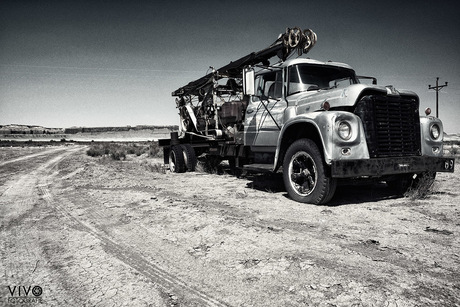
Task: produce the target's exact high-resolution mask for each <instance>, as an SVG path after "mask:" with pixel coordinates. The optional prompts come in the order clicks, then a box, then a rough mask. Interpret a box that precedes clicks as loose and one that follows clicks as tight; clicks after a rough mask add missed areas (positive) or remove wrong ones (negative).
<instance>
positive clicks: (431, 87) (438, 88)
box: [428, 77, 447, 118]
mask: <svg viewBox="0 0 460 307" xmlns="http://www.w3.org/2000/svg"><path fill="white" fill-rule="evenodd" d="M438 81H439V77H437V78H436V86H431V85H428V89H429V90H435V91H436V117H437V118H439V105H438V103H439V94H438V92H439V91H440V90H441V89H442V88H443V87H446V86H447V81H446V84H444V85H439V84H438Z"/></svg>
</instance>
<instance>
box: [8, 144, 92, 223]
mask: <svg viewBox="0 0 460 307" xmlns="http://www.w3.org/2000/svg"><path fill="white" fill-rule="evenodd" d="M85 148H86V147H76V148H54V149H51V150H47V151H46V152H41V153H40V154H32V155H27V156H24V157H21V158H17V159H13V160H9V161H6V162H3V163H1V164H0V166H4V165H6V164H8V163H19V162H21V163H22V162H23V161H24V160H27V159H31V158H34V157H37V156H39V155H40V156H42V155H50V156H51V157H52V156H53V155H54V154H56V153H58V155H57V156H55V157H53V158H51V159H49V160H48V161H46V162H45V163H43V164H40V165H39V166H38V167H37V168H36V169H33V170H31V171H29V172H28V173H27V174H23V175H20V177H19V178H14V176H13V175H14V174H10V176H11V177H10V178H11V179H10V180H9V181H8V182H6V183H5V184H4V186H3V188H2V190H3V189H4V190H3V192H2V193H1V194H0V204H1V206H0V216H1V217H2V219H1V224H0V228H3V227H5V228H8V227H10V226H11V225H12V224H15V223H16V224H18V223H20V221H21V220H22V219H23V218H25V217H27V215H28V212H29V211H30V210H32V209H33V206H34V203H35V202H36V201H37V199H38V195H36V191H35V188H36V185H37V182H38V180H39V179H40V177H41V176H42V174H43V173H45V172H50V171H51V170H52V168H53V167H54V166H55V165H56V164H57V163H58V162H59V161H60V160H62V159H63V158H64V157H66V156H68V155H71V154H73V153H75V152H76V151H79V150H83V149H85ZM3 171H5V172H7V170H3Z"/></svg>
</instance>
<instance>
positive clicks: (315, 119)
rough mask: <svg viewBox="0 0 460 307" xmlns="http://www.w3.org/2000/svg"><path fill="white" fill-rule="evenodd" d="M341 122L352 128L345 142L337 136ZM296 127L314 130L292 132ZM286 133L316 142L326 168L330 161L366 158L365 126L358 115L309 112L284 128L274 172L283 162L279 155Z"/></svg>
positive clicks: (289, 121) (278, 143)
mask: <svg viewBox="0 0 460 307" xmlns="http://www.w3.org/2000/svg"><path fill="white" fill-rule="evenodd" d="M341 122H347V123H348V124H349V126H350V127H351V136H350V138H349V139H347V140H344V139H342V138H340V137H339V135H338V125H339V124H340V123H341ZM296 125H299V126H300V125H309V126H310V127H312V129H313V131H311V130H310V131H302V130H293V129H295V126H296ZM293 133H294V135H292V134H293ZM289 134H291V136H292V137H294V138H302V137H308V138H312V139H313V140H315V141H316V142H317V143H318V146H319V147H321V149H322V152H323V155H324V160H325V162H326V163H327V164H328V165H331V163H332V161H333V160H342V159H369V150H368V147H367V143H366V137H365V133H364V127H363V124H362V122H361V119H360V118H359V117H358V116H356V115H355V114H352V113H350V112H345V111H322V112H312V113H305V114H301V115H297V116H296V117H293V118H291V119H290V120H288V121H287V122H286V123H285V124H284V125H283V128H282V129H281V132H280V135H279V137H278V141H277V146H276V152H275V161H274V165H273V169H274V171H276V170H277V169H278V168H279V167H280V166H281V165H282V163H283V161H282V152H283V151H284V150H285V149H286V148H287V146H288V144H286V140H287V139H285V138H286V137H290V136H289Z"/></svg>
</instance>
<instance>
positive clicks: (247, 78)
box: [243, 68, 256, 95]
mask: <svg viewBox="0 0 460 307" xmlns="http://www.w3.org/2000/svg"><path fill="white" fill-rule="evenodd" d="M254 78H255V72H254V69H252V68H245V69H243V93H244V94H245V95H255V93H256V87H255V82H254Z"/></svg>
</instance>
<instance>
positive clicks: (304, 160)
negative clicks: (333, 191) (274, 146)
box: [289, 151, 318, 196]
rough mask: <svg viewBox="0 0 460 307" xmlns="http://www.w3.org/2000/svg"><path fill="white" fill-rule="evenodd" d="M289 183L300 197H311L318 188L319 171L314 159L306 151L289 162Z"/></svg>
mask: <svg viewBox="0 0 460 307" xmlns="http://www.w3.org/2000/svg"><path fill="white" fill-rule="evenodd" d="M289 179H290V180H289V182H290V184H291V187H292V188H293V190H294V191H295V192H296V193H297V194H298V195H300V196H308V195H310V194H311V193H312V192H313V191H314V190H315V187H316V183H317V180H318V171H317V169H316V163H315V161H314V160H313V158H312V157H311V156H310V155H309V154H308V153H306V152H305V151H299V152H297V153H296V154H294V155H293V156H292V158H291V160H290V161H289Z"/></svg>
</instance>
